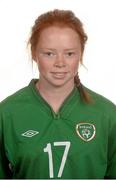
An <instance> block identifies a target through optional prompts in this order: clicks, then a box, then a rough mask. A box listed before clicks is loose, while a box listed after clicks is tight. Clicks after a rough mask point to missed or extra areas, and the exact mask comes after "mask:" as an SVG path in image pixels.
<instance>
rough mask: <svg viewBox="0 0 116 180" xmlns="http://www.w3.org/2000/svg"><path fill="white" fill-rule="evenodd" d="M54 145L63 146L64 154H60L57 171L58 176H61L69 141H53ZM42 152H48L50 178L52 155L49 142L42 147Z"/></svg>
mask: <svg viewBox="0 0 116 180" xmlns="http://www.w3.org/2000/svg"><path fill="white" fill-rule="evenodd" d="M54 146H65V149H64V154H63V156H62V161H61V164H60V168H59V171H58V177H61V176H62V173H63V169H64V166H65V163H66V159H67V155H68V151H69V148H70V142H69V141H64V142H54ZM44 152H47V153H48V158H49V175H50V178H54V166H53V157H52V147H51V143H48V144H47V146H46V147H45V148H44Z"/></svg>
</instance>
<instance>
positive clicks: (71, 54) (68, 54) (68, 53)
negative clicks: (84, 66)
mask: <svg viewBox="0 0 116 180" xmlns="http://www.w3.org/2000/svg"><path fill="white" fill-rule="evenodd" d="M66 55H67V56H69V57H70V56H74V55H75V52H67V53H66Z"/></svg>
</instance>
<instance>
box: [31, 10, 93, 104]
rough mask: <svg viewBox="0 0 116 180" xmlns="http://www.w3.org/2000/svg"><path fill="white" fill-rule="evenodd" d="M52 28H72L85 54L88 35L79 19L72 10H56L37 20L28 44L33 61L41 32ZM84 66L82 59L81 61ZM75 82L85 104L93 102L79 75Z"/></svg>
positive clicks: (44, 14) (42, 15)
mask: <svg viewBox="0 0 116 180" xmlns="http://www.w3.org/2000/svg"><path fill="white" fill-rule="evenodd" d="M51 26H57V27H61V28H63V27H70V28H72V29H73V30H75V31H76V32H77V34H78V35H79V38H80V43H81V51H82V53H83V51H84V47H85V43H86V41H87V35H86V33H85V32H84V29H83V24H82V22H81V21H80V19H78V18H77V17H76V16H75V14H74V13H73V12H72V11H71V10H59V9H55V10H53V11H48V12H46V13H43V14H41V15H40V16H39V17H38V18H37V19H36V20H35V24H34V25H33V27H32V30H31V36H30V38H29V41H28V44H30V49H31V56H32V59H35V52H36V47H37V44H38V40H39V37H40V35H41V32H42V31H43V30H44V29H46V28H48V27H51ZM80 63H81V64H82V63H83V62H82V59H81V60H80ZM74 82H75V85H76V87H77V88H78V90H79V92H80V95H81V97H82V99H83V100H84V102H87V103H89V102H90V101H91V99H90V97H89V94H88V93H87V92H86V91H85V88H84V87H83V85H82V84H81V82H80V79H79V76H78V74H77V75H76V76H75V77H74Z"/></svg>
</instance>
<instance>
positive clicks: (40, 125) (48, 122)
mask: <svg viewBox="0 0 116 180" xmlns="http://www.w3.org/2000/svg"><path fill="white" fill-rule="evenodd" d="M36 81H37V79H33V80H32V81H31V82H30V83H29V85H28V86H26V87H24V88H23V89H21V90H19V91H17V92H16V93H15V94H13V95H11V96H9V97H7V98H6V99H5V100H3V101H2V102H1V104H0V178H2V179H5V178H11V179H12V178H14V179H17V178H18V179H27V178H28V179H31V178H32V179H34V178H36V179H50V178H54V179H56V178H59V179H82V178H86V179H91V178H93V179H103V178H105V177H107V178H116V139H115V138H116V106H115V105H114V104H113V103H112V102H110V101H109V100H108V99H106V98H104V97H103V96H101V95H98V94H96V93H95V92H93V91H91V90H89V89H87V88H86V90H87V91H88V92H89V93H90V94H91V97H92V99H93V103H91V104H86V103H84V102H82V100H81V98H80V94H79V92H78V90H77V89H76V87H75V88H74V89H73V91H72V92H71V93H70V95H69V96H68V97H67V98H66V99H65V101H64V102H63V104H62V106H61V108H60V110H59V112H58V113H57V114H56V113H54V111H53V110H52V108H51V107H50V106H49V104H48V103H47V102H46V101H45V100H44V99H43V98H42V97H41V95H40V94H39V93H38V91H37V90H36V87H35V82H36ZM9 163H10V167H9Z"/></svg>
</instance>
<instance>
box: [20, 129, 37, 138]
mask: <svg viewBox="0 0 116 180" xmlns="http://www.w3.org/2000/svg"><path fill="white" fill-rule="evenodd" d="M38 133H39V132H38V131H34V130H28V131H26V132H25V133H23V134H21V135H22V136H26V137H32V136H35V135H36V134H38Z"/></svg>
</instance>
